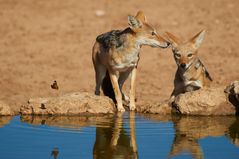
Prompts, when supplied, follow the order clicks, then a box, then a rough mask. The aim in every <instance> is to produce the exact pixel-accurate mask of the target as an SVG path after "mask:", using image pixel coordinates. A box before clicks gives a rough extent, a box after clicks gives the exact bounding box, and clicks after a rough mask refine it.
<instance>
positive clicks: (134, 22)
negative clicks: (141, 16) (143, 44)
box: [128, 15, 142, 30]
mask: <svg viewBox="0 0 239 159" xmlns="http://www.w3.org/2000/svg"><path fill="white" fill-rule="evenodd" d="M128 23H129V26H130V28H131V29H133V30H134V29H137V28H140V27H141V26H142V24H141V22H140V21H139V20H138V19H136V18H135V17H134V16H132V15H129V16H128Z"/></svg>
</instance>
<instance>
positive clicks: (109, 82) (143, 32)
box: [92, 11, 169, 112]
mask: <svg viewBox="0 0 239 159" xmlns="http://www.w3.org/2000/svg"><path fill="white" fill-rule="evenodd" d="M128 23H129V27H128V28H126V29H124V30H112V31H110V32H107V33H104V34H101V35H99V36H98V37H97V38H96V42H95V44H94V47H93V51H92V60H93V64H94V68H95V77H96V87H95V94H96V95H99V94H100V87H102V90H103V92H104V94H105V95H107V96H109V97H111V98H112V99H113V100H114V101H115V102H117V109H118V111H121V112H123V111H125V110H124V107H123V104H122V99H124V100H128V97H127V96H125V95H124V94H123V92H122V87H123V84H124V82H125V80H126V79H127V78H128V76H129V74H131V88H130V110H134V109H135V79H136V70H137V65H138V61H139V51H140V48H141V46H142V45H149V46H151V47H161V48H167V47H168V45H169V43H168V42H167V41H166V40H165V39H163V38H162V37H160V36H159V35H158V34H157V32H156V30H155V29H154V28H153V27H152V26H151V25H150V24H148V23H147V21H146V17H145V15H144V13H143V12H142V11H139V12H138V13H137V15H136V16H131V15H129V16H128Z"/></svg>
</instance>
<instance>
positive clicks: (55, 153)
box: [51, 147, 59, 159]
mask: <svg viewBox="0 0 239 159" xmlns="http://www.w3.org/2000/svg"><path fill="white" fill-rule="evenodd" d="M58 154H59V150H58V148H56V147H55V148H54V149H53V150H52V151H51V156H52V157H54V159H57V156H58Z"/></svg>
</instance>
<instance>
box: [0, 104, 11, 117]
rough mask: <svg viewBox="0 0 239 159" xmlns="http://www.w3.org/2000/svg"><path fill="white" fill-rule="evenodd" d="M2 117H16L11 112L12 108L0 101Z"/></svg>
mask: <svg viewBox="0 0 239 159" xmlns="http://www.w3.org/2000/svg"><path fill="white" fill-rule="evenodd" d="M1 115H14V112H13V111H12V110H11V108H10V106H9V105H7V104H6V103H4V102H3V101H0V116H1Z"/></svg>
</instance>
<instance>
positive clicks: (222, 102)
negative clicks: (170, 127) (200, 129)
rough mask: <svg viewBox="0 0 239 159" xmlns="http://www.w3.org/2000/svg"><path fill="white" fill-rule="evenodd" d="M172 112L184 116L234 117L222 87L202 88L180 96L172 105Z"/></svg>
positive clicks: (233, 111)
mask: <svg viewBox="0 0 239 159" xmlns="http://www.w3.org/2000/svg"><path fill="white" fill-rule="evenodd" d="M173 111H174V112H177V113H180V114H186V115H235V114H236V111H237V110H236V107H235V106H233V105H232V104H231V103H230V102H229V100H228V98H227V95H226V93H224V88H223V87H218V88H203V89H200V90H197V91H193V92H187V93H184V94H180V95H178V96H177V97H176V99H175V101H174V103H173Z"/></svg>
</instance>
